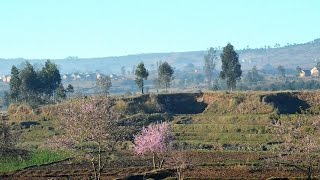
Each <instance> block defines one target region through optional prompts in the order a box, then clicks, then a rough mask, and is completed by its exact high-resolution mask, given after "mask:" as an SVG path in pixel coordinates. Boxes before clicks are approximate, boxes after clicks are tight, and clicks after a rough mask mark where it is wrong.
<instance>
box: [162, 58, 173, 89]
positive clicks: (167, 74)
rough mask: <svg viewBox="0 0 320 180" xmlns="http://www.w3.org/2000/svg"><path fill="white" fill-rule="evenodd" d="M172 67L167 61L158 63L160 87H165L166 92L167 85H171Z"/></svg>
mask: <svg viewBox="0 0 320 180" xmlns="http://www.w3.org/2000/svg"><path fill="white" fill-rule="evenodd" d="M173 73H174V70H173V68H172V67H171V66H170V65H169V64H168V63H167V62H163V63H161V64H160V66H159V69H158V80H159V83H160V85H161V86H162V87H165V89H166V92H168V87H170V85H171V81H172V80H173Z"/></svg>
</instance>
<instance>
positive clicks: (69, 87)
mask: <svg viewBox="0 0 320 180" xmlns="http://www.w3.org/2000/svg"><path fill="white" fill-rule="evenodd" d="M66 93H67V94H69V95H68V96H70V93H74V88H73V86H72V85H71V84H68V86H67V88H66Z"/></svg>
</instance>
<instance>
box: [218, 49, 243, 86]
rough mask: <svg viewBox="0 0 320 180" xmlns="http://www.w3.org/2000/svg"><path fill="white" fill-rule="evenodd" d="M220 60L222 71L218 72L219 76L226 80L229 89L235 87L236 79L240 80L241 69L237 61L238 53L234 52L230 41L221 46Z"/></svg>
mask: <svg viewBox="0 0 320 180" xmlns="http://www.w3.org/2000/svg"><path fill="white" fill-rule="evenodd" d="M221 62H222V67H221V69H222V71H221V72H220V77H221V78H222V79H225V80H226V82H227V86H228V88H229V89H231V90H232V89H235V87H236V83H237V80H240V77H241V74H242V71H241V65H240V62H239V55H238V54H237V53H236V52H235V50H234V49H233V46H232V45H231V44H230V43H228V44H227V46H226V47H224V48H223V52H222V54H221Z"/></svg>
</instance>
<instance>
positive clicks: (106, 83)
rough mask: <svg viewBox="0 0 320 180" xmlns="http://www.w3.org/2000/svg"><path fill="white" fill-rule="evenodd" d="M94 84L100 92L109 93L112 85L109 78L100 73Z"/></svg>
mask: <svg viewBox="0 0 320 180" xmlns="http://www.w3.org/2000/svg"><path fill="white" fill-rule="evenodd" d="M96 85H97V86H98V88H99V89H100V93H102V94H104V95H106V96H107V95H109V91H110V88H111V86H112V82H111V78H110V77H109V76H105V75H101V76H100V77H99V78H97V80H96Z"/></svg>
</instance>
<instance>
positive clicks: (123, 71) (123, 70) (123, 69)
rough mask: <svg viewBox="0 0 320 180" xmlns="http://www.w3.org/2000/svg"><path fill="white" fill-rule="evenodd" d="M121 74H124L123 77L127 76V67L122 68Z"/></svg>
mask: <svg viewBox="0 0 320 180" xmlns="http://www.w3.org/2000/svg"><path fill="white" fill-rule="evenodd" d="M121 74H122V76H125V75H126V67H125V66H121Z"/></svg>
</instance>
